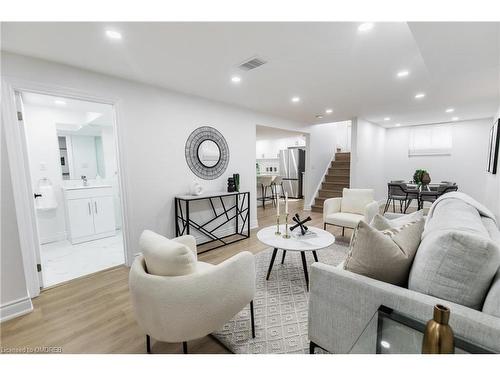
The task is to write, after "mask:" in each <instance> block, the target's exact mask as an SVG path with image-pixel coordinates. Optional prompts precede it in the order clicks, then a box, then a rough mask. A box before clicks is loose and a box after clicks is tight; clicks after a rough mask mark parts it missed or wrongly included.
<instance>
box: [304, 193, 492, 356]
mask: <svg viewBox="0 0 500 375" xmlns="http://www.w3.org/2000/svg"><path fill="white" fill-rule="evenodd" d="M466 198H470V197H466ZM471 201H472V200H471V199H460V195H457V196H456V197H450V198H448V199H442V200H440V201H438V202H436V203H435V206H433V207H432V208H431V211H432V216H428V218H427V220H426V227H425V230H424V233H423V234H422V241H421V243H420V246H419V248H418V251H417V254H416V256H415V259H414V261H413V265H412V268H411V272H410V275H409V278H408V287H407V288H402V287H398V286H395V285H391V284H387V283H385V282H381V281H378V280H374V279H370V278H368V277H365V276H361V275H358V274H354V273H351V272H349V271H346V270H344V269H342V268H338V267H333V266H329V265H326V264H322V263H314V264H313V265H312V267H311V279H310V280H311V281H310V299H309V340H310V341H311V342H312V343H314V344H315V345H317V346H320V347H321V348H323V349H325V350H327V351H328V352H331V353H349V352H351V350H352V348H353V346H354V344H355V343H356V342H357V341H358V338H359V337H360V335H361V333H362V332H363V330H364V329H365V327H367V324H368V323H369V322H370V321H371V320H372V317H373V316H374V314H376V311H377V309H378V308H379V307H380V306H381V305H385V306H387V307H389V308H391V309H394V310H395V311H398V312H399V313H401V314H403V315H407V316H409V317H412V318H414V319H416V320H418V321H421V322H426V321H428V320H429V319H430V318H431V317H432V312H433V307H434V305H436V304H443V305H445V306H447V307H449V308H450V310H451V317H450V323H449V324H450V326H451V327H452V329H453V331H454V333H455V335H457V336H460V337H462V338H464V339H465V340H467V341H469V342H471V343H473V344H476V345H479V346H481V347H483V348H486V349H488V350H490V351H493V352H500V268H499V267H500V232H499V230H498V227H497V225H496V223H495V220H494V218H493V217H491V215H488V213H487V212H486V213H485V211H487V210H482V209H481V208H482V207H476V206H474V205H473V204H471ZM479 206H480V205H479ZM488 216H490V217H488ZM375 338H376V335H373V339H374V340H375ZM397 339H398V338H397V337H396V340H397ZM401 340H402V342H403V341H404V340H403V338H401ZM402 342H401V344H402ZM372 344H374V343H372ZM367 345H368V347H373V348H374V347H375V346H374V345H371V344H370V343H368V344H367ZM370 345H371V346H370ZM395 345H396V346H397V342H396V343H395Z"/></svg>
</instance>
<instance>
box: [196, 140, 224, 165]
mask: <svg viewBox="0 0 500 375" xmlns="http://www.w3.org/2000/svg"><path fill="white" fill-rule="evenodd" d="M198 160H199V161H200V163H201V164H203V165H204V166H205V167H207V168H213V167H215V166H216V165H217V163H218V162H219V160H220V150H219V146H217V143H215V142H214V141H212V140H211V139H206V140H204V141H203V142H201V143H200V145H199V146H198Z"/></svg>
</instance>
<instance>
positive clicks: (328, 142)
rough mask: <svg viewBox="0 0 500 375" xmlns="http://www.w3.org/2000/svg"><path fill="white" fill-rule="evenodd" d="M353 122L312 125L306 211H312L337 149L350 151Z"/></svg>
mask: <svg viewBox="0 0 500 375" xmlns="http://www.w3.org/2000/svg"><path fill="white" fill-rule="evenodd" d="M350 127H351V122H350V121H342V122H336V123H328V124H318V125H312V126H311V127H310V128H309V129H308V132H309V135H308V137H309V142H308V144H309V147H308V151H309V152H308V153H306V159H307V160H306V186H305V194H304V199H305V200H304V202H305V204H304V206H305V209H310V208H311V205H312V203H313V201H314V198H315V196H316V193H317V191H318V188H319V187H320V185H321V183H322V181H323V177H324V175H325V172H326V171H327V169H328V168H329V166H330V163H331V161H332V160H333V159H334V156H335V151H336V148H337V147H340V148H342V150H343V151H348V150H349V148H350V147H349V146H348V137H347V136H348V133H350Z"/></svg>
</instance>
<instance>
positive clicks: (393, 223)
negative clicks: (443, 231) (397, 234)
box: [370, 210, 424, 230]
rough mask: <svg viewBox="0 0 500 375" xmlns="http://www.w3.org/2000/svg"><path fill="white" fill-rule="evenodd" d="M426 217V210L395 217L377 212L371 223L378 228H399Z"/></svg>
mask: <svg viewBox="0 0 500 375" xmlns="http://www.w3.org/2000/svg"><path fill="white" fill-rule="evenodd" d="M423 217H424V210H418V211H415V212H412V213H411V214H407V215H403V216H400V217H397V218H395V219H388V218H386V217H384V216H382V215H380V214H376V215H375V217H374V218H373V220H372V222H371V223H370V225H371V226H372V227H373V228H375V229H378V230H386V229H390V228H399V227H401V226H403V225H405V224H408V223H412V222H414V221H418V220H420V219H422V218H423Z"/></svg>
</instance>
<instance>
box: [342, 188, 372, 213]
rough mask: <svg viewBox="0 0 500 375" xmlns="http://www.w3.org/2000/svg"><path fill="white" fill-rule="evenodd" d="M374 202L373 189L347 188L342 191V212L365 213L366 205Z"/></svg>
mask: <svg viewBox="0 0 500 375" xmlns="http://www.w3.org/2000/svg"><path fill="white" fill-rule="evenodd" d="M371 202H373V190H372V189H347V188H344V190H343V191H342V203H341V205H340V211H341V212H349V213H352V214H358V215H364V214H365V210H366V206H367V205H368V204H370V203H371Z"/></svg>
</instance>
